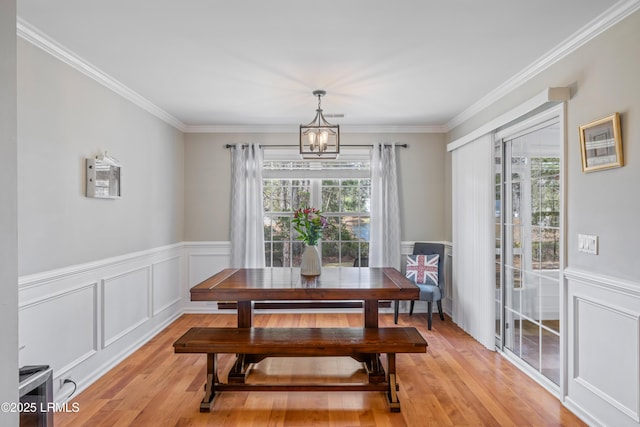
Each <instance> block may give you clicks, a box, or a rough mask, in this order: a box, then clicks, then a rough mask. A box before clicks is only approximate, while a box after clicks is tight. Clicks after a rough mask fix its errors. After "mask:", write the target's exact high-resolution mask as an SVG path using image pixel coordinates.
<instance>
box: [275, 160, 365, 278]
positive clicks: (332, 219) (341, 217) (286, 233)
mask: <svg viewBox="0 0 640 427" xmlns="http://www.w3.org/2000/svg"><path fill="white" fill-rule="evenodd" d="M369 174H370V172H369V162H368V160H367V161H364V160H361V161H338V162H336V161H332V162H319V161H300V160H297V161H276V160H274V161H265V166H264V171H263V175H264V212H265V218H264V240H265V257H266V260H265V265H266V266H267V267H295V266H299V265H300V257H301V255H302V250H303V244H302V242H300V241H298V240H296V238H297V233H296V232H295V230H294V229H293V226H292V222H291V219H292V217H293V212H294V211H295V210H296V209H298V208H299V207H303V206H312V207H315V208H318V209H320V210H321V211H322V212H323V215H325V216H326V217H327V221H328V224H329V225H328V227H327V228H326V229H325V230H324V232H323V235H322V240H321V242H320V245H319V246H320V247H319V249H320V254H321V258H322V265H323V267H343V266H353V265H354V263H355V262H356V261H357V260H364V259H367V258H368V255H369V223H370V217H371V215H370V204H371V203H370V201H371V179H370V177H369ZM363 265H364V264H363Z"/></svg>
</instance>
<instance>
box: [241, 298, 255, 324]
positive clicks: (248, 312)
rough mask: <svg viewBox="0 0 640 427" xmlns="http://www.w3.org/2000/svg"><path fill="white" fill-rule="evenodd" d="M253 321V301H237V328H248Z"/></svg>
mask: <svg viewBox="0 0 640 427" xmlns="http://www.w3.org/2000/svg"><path fill="white" fill-rule="evenodd" d="M252 323H253V301H238V328H250V327H251V324H252Z"/></svg>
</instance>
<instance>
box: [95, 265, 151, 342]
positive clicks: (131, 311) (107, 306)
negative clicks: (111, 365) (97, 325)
mask: <svg viewBox="0 0 640 427" xmlns="http://www.w3.org/2000/svg"><path fill="white" fill-rule="evenodd" d="M149 293H150V268H149V267H143V268H139V269H137V270H132V271H129V272H126V273H124V274H120V275H118V276H113V277H110V278H107V279H104V280H103V281H102V318H103V322H102V342H103V347H108V346H109V345H110V344H112V343H113V342H114V341H117V340H118V339H120V338H122V337H123V336H124V335H126V334H127V333H128V332H130V331H132V330H134V329H135V328H137V327H138V326H140V325H141V324H143V323H144V322H146V321H147V320H149V317H150V316H149V313H150V307H149V306H150V298H149Z"/></svg>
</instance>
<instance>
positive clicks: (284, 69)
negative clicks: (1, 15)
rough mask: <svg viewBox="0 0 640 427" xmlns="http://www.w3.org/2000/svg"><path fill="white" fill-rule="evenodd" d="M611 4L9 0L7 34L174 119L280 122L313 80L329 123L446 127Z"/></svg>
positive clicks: (301, 110) (302, 113)
mask: <svg viewBox="0 0 640 427" xmlns="http://www.w3.org/2000/svg"><path fill="white" fill-rule="evenodd" d="M616 3H617V0H535V1H532V0H483V1H479V0H449V1H444V0H441V1H437V2H436V1H432V0H393V1H379V0H340V1H338V0H323V1H317V2H310V1H305V0H271V1H265V0H233V1H221V0H217V1H216V0H184V1H176V0H94V1H87V0H55V1H50V0H17V6H18V21H19V34H20V25H21V26H22V29H23V32H24V31H25V29H26V32H27V33H30V34H33V33H37V34H39V36H40V37H41V38H42V39H44V40H46V43H50V44H54V45H56V46H58V47H61V48H62V50H64V51H65V52H67V53H66V54H67V55H70V56H73V57H77V58H79V59H80V61H81V62H82V63H84V64H85V66H86V65H88V67H89V68H91V69H94V70H97V71H98V72H101V73H104V74H106V75H107V79H109V80H111V81H112V82H115V85H121V86H122V87H123V88H128V90H131V91H133V92H134V93H135V97H139V99H142V100H143V103H144V102H148V103H149V104H150V105H152V109H157V110H158V111H161V113H162V114H159V115H160V116H162V115H165V116H166V117H169V120H168V121H170V122H171V121H173V122H174V123H173V124H174V125H176V124H177V127H180V128H183V129H186V130H195V129H198V128H205V127H207V128H211V129H214V128H216V127H218V128H220V129H223V128H224V129H230V128H233V127H239V128H241V127H247V126H264V125H279V126H280V127H281V128H287V127H288V126H291V128H292V129H291V130H292V131H294V132H295V131H297V125H298V124H300V123H307V122H309V121H310V120H311V119H312V118H313V115H314V110H315V108H316V104H317V100H316V99H315V98H314V97H313V95H312V94H311V92H312V91H313V90H314V89H324V90H326V91H327V95H326V96H325V97H324V98H323V101H322V106H323V109H324V111H325V113H327V114H337V113H342V114H344V115H345V116H344V118H339V119H337V118H336V119H330V121H332V122H335V123H339V124H340V125H342V126H347V127H348V126H354V127H357V126H371V125H374V126H379V127H384V126H387V127H389V126H398V127H409V128H411V127H414V128H429V127H431V128H443V129H446V128H447V127H448V126H450V125H451V123H452V122H455V121H456V119H457V118H458V119H459V118H460V117H461V115H463V114H464V112H465V110H467V109H468V108H469V107H470V106H471V107H472V106H473V105H479V104H480V103H482V101H483V100H486V99H488V97H490V96H491V95H492V94H495V93H497V92H496V91H499V89H500V87H504V83H505V82H508V81H512V82H515V83H516V84H517V83H518V81H522V80H524V79H525V77H523V76H525V75H527V73H528V70H534V69H540V68H541V67H542V66H543V65H541V64H545V63H547V62H548V60H549V58H552V57H553V56H554V52H555V56H558V55H557V53H558V52H562V51H563V50H562V49H566V46H570V45H572V43H573V44H575V42H574V41H575V40H576V39H580V37H583V36H581V34H584V33H585V31H586V32H588V31H589V28H594V27H595V23H597V22H599V21H602V20H603V19H604V18H603V17H605V16H607V15H610V14H611V13H612V12H611V11H612V10H615V9H616V8H620V7H621V6H620V4H622V3H629V0H626V1H625V0H623V1H621V2H620V3H618V4H616ZM614 5H615V7H613V6H614ZM612 7H613V8H612ZM610 8H611V9H610ZM594 20H595V21H594ZM587 24H589V25H587ZM23 37H24V35H23ZM583 38H584V37H583Z"/></svg>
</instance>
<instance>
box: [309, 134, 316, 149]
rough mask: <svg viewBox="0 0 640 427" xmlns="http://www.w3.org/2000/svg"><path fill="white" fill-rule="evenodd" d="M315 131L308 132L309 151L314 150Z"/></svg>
mask: <svg viewBox="0 0 640 427" xmlns="http://www.w3.org/2000/svg"><path fill="white" fill-rule="evenodd" d="M316 136H317V135H316V133H315V132H309V135H308V138H309V149H310V150H311V151H313V150H314V148H315V146H316Z"/></svg>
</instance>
